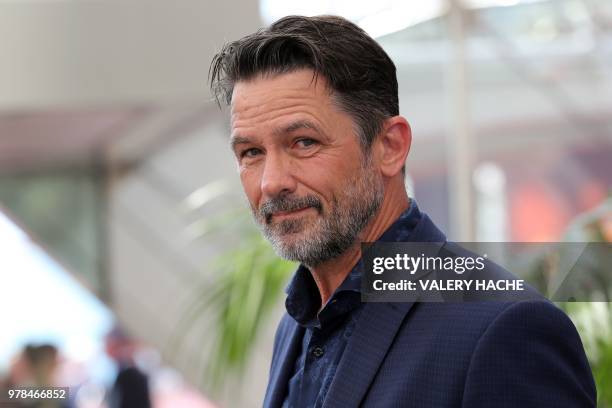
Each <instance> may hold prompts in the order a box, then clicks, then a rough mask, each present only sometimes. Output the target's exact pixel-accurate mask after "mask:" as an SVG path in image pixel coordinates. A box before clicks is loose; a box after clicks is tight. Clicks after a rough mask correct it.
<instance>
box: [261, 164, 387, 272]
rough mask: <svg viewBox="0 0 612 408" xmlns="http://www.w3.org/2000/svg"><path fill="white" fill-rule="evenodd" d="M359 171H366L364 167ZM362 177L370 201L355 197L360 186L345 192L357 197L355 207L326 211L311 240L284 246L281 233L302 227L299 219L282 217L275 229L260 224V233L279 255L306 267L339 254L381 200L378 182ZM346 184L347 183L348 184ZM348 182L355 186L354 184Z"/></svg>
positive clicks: (371, 214)
mask: <svg viewBox="0 0 612 408" xmlns="http://www.w3.org/2000/svg"><path fill="white" fill-rule="evenodd" d="M363 171H368V170H367V169H364V170H363ZM366 177H367V179H366V180H361V181H360V182H361V183H364V184H366V185H362V186H361V187H364V188H363V189H368V188H373V189H375V191H373V192H372V197H371V200H370V201H369V202H366V203H364V202H363V201H361V200H360V198H362V197H363V196H361V197H359V196H360V195H361V194H363V192H362V191H360V190H361V189H359V188H356V189H351V190H352V191H351V193H353V194H349V197H348V198H349V199H350V198H351V196H352V197H356V196H357V197H359V198H358V199H357V200H355V202H354V203H355V204H357V206H354V207H349V208H348V210H344V209H340V210H339V211H341V212H340V213H337V214H330V216H328V217H327V218H325V219H324V222H323V225H322V228H321V229H322V231H321V233H320V234H318V235H317V236H314V237H310V238H311V241H308V242H307V241H303V240H302V241H298V242H297V243H296V244H293V245H287V244H285V243H284V242H283V240H282V235H283V234H286V233H296V234H299V233H300V232H301V231H302V230H303V228H304V223H303V222H302V221H301V220H285V221H283V222H282V223H281V224H279V226H278V230H277V231H273V230H272V229H271V228H266V227H265V226H264V225H262V229H263V233H264V235H265V236H266V238H267V239H268V240H269V241H270V243H271V244H272V246H273V247H274V250H275V251H276V253H277V254H278V255H279V256H280V257H282V258H285V259H288V260H291V261H297V262H301V263H303V264H305V265H307V266H310V267H313V266H317V265H319V264H321V263H323V262H325V261H328V260H330V259H333V258H336V257H338V256H340V255H342V254H343V253H344V252H345V251H346V250H347V249H348V248H350V247H351V246H352V245H353V243H354V242H355V239H356V238H357V236H358V235H359V233H360V232H361V231H362V230H363V228H364V227H365V226H366V225H367V224H368V222H369V221H370V219H371V218H372V217H373V216H374V215H375V214H376V212H377V211H378V208H379V207H380V204H381V202H382V198H383V197H382V196H383V193H382V191H381V188H380V184H378V185H376V182H375V181H373V180H372V178H371V177H368V176H366ZM349 185H351V184H350V183H349ZM352 185H353V186H355V185H357V184H352ZM334 204H335V208H336V209H338V205H337V203H334ZM275 232H276V233H275Z"/></svg>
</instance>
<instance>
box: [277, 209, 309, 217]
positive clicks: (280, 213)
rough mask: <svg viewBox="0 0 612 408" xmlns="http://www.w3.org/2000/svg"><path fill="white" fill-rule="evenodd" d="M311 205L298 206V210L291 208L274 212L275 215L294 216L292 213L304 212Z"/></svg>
mask: <svg viewBox="0 0 612 408" xmlns="http://www.w3.org/2000/svg"><path fill="white" fill-rule="evenodd" d="M309 208H311V207H303V208H298V209H297V210H291V211H278V212H275V213H273V214H272V216H273V217H286V216H292V215H297V214H299V213H301V212H304V211H306V210H308V209H309Z"/></svg>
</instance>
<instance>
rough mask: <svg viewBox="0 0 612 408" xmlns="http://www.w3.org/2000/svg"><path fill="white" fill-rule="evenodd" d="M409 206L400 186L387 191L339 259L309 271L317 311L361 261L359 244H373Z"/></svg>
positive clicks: (404, 192) (403, 190)
mask: <svg viewBox="0 0 612 408" xmlns="http://www.w3.org/2000/svg"><path fill="white" fill-rule="evenodd" d="M409 204H410V201H409V198H408V195H407V194H406V191H405V189H404V186H403V185H402V186H401V188H394V189H392V188H389V189H388V191H387V192H386V193H385V197H384V198H383V202H382V204H381V206H380V208H379V210H378V212H377V213H376V215H375V216H374V218H373V219H372V220H371V221H370V222H369V223H368V225H367V226H366V227H365V228H364V229H363V231H362V232H361V233H360V234H359V236H358V237H357V239H356V240H355V242H354V243H353V245H352V246H351V247H350V248H349V249H347V250H346V251H345V252H344V253H343V254H342V255H340V256H339V257H337V258H334V259H331V260H329V261H327V262H324V263H322V264H320V265H317V266H316V267H311V268H309V269H310V272H311V273H312V277H313V278H314V281H315V282H316V284H317V287H318V289H319V294H320V295H321V308H322V307H323V306H324V305H325V304H326V303H327V301H328V300H329V298H330V297H331V295H332V294H333V293H334V291H335V290H336V289H337V288H338V286H340V284H342V282H343V281H344V279H345V278H346V277H347V275H348V274H349V273H350V272H351V269H353V267H354V266H355V264H356V263H357V262H358V261H359V259H360V258H361V243H362V242H374V241H376V240H377V239H378V238H379V237H380V236H381V235H382V234H383V233H384V232H385V231H386V230H387V229H388V228H389V226H391V224H393V222H394V221H395V220H397V218H399V216H400V215H401V214H402V213H403V212H404V211H405V210H406V209H407V208H408V206H409Z"/></svg>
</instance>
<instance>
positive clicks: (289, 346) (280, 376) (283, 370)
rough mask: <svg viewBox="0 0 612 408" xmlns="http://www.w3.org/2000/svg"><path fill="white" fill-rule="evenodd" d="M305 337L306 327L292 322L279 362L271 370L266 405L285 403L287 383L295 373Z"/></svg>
mask: <svg viewBox="0 0 612 408" xmlns="http://www.w3.org/2000/svg"><path fill="white" fill-rule="evenodd" d="M303 337H304V328H303V327H301V326H299V325H298V324H297V323H295V322H292V326H291V328H290V329H289V330H288V333H287V338H286V340H285V347H281V351H280V352H279V355H278V356H277V357H276V360H277V361H278V362H279V363H278V365H277V366H276V369H274V370H272V371H271V372H270V380H269V386H268V391H267V392H266V398H265V401H264V407H266V408H276V407H281V406H282V405H283V402H284V400H285V396H286V393H287V384H289V379H290V378H291V375H292V374H293V369H294V365H295V359H296V357H297V353H298V352H299V350H300V346H301V343H302V338H303Z"/></svg>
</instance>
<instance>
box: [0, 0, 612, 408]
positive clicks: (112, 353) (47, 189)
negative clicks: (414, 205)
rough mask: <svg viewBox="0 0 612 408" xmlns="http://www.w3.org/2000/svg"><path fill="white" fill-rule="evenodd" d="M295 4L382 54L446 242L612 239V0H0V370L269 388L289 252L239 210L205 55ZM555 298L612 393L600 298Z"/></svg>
mask: <svg viewBox="0 0 612 408" xmlns="http://www.w3.org/2000/svg"><path fill="white" fill-rule="evenodd" d="M288 14H306V15H316V14H339V15H343V16H345V17H347V18H349V19H351V20H353V21H354V22H356V23H358V24H359V25H360V26H361V27H363V28H364V29H365V30H366V31H368V32H369V33H370V34H371V35H372V36H375V37H376V38H377V40H378V41H379V42H380V43H381V44H382V46H383V47H384V48H385V49H386V50H387V52H388V53H389V55H390V56H391V57H392V59H393V60H394V62H395V63H396V65H397V68H398V80H399V85H400V110H401V113H402V114H403V115H404V116H405V117H406V118H407V119H408V120H409V122H410V123H411V125H412V130H413V137H414V142H413V147H412V150H411V154H410V155H409V158H408V161H407V172H408V174H407V179H406V187H407V189H408V190H409V191H410V194H411V195H412V196H414V197H415V198H416V200H417V201H418V203H419V206H420V207H421V208H422V209H424V210H425V211H426V212H427V213H428V214H429V215H430V216H431V217H432V219H433V220H434V221H435V222H436V223H437V224H438V225H439V226H440V227H441V228H442V229H443V230H445V231H447V232H448V236H449V238H450V239H453V240H457V241H493V242H497V241H519V242H532V241H534V242H536V241H537V242H561V241H575V242H591V241H599V242H610V241H612V198H611V195H610V193H611V191H612V2H610V1H609V0H548V1H523V0H463V1H460V0H428V1H427V2H424V1H416V0H414V1H412V0H410V1H406V0H396V1H393V0H377V1H347V0H310V1H308V2H305V1H294V0H282V1H281V0H261V1H258V0H226V1H224V2H219V1H205V0H181V1H178V2H163V1H157V0H155V1H143V0H135V1H130V2H118V1H106V0H73V1H69V0H53V1H51V0H47V1H28V0H19V1H17V0H0V322H1V323H0V324H2V329H1V330H0V379H1V380H0V383H3V384H5V385H7V384H9V385H10V384H12V385H16V384H30V385H33V384H55V385H65V386H70V387H71V398H70V401H69V405H68V406H75V407H101V406H103V407H109V408H112V407H114V406H120V405H118V403H117V397H116V396H117V395H118V394H121V392H119V391H121V390H122V389H123V390H124V389H130V390H134V394H135V395H134V396H133V398H135V399H134V400H132V401H139V402H138V403H135V402H133V403H132V405H129V406H132V407H139V406H142V407H147V406H154V407H186V408H188V407H257V406H260V405H261V402H262V399H263V394H264V392H265V386H266V384H267V373H268V368H269V362H270V357H271V345H272V339H273V334H274V329H275V327H276V323H277V321H278V318H279V317H280V315H281V314H282V312H283V310H284V306H283V302H282V301H283V299H284V296H283V287H284V285H285V283H286V281H287V279H288V277H289V276H290V274H291V272H292V271H293V268H294V267H295V266H294V265H292V264H289V263H286V262H283V261H279V260H278V259H277V258H276V257H275V256H274V255H273V254H272V253H271V251H270V248H269V247H268V245H267V244H266V243H265V242H263V241H262V239H261V238H260V237H259V233H258V231H257V230H256V228H255V227H254V225H253V223H252V221H251V220H250V214H249V213H248V211H247V205H246V201H245V200H244V198H243V195H242V191H241V187H240V184H239V180H238V176H237V172H236V166H235V163H234V159H233V155H232V154H231V153H230V149H229V146H228V135H229V124H228V114H227V111H226V110H220V109H219V108H218V107H217V105H216V104H215V103H214V102H213V101H212V99H211V95H210V93H209V91H208V84H207V73H208V67H209V63H210V61H211V58H212V56H213V55H214V53H215V52H216V51H217V50H218V49H219V48H220V47H221V45H222V44H223V43H224V42H225V41H228V40H233V39H237V38H239V37H241V36H243V35H245V34H248V33H250V32H253V31H255V30H256V29H258V28H259V27H262V26H264V25H267V24H269V23H271V22H272V21H274V20H275V19H277V18H280V17H282V16H284V15H288ZM604 273H605V276H607V277H611V276H612V271H610V270H609V265H608V269H607V270H604ZM562 306H563V307H565V308H566V310H568V312H569V313H570V316H571V317H572V319H573V320H574V322H575V324H576V325H577V327H578V328H579V330H580V333H581V336H582V339H583V342H584V343H585V346H586V348H587V353H588V354H589V359H590V361H591V365H592V367H593V369H594V372H595V377H596V380H597V382H598V388H599V397H600V401H599V405H600V406H602V407H603V406H612V309H611V308H610V304H609V303H606V302H597V303H575V304H571V305H562ZM122 387H123V388H122Z"/></svg>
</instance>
